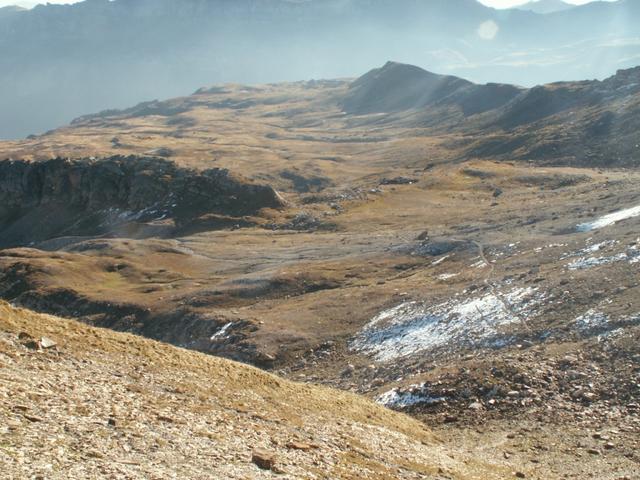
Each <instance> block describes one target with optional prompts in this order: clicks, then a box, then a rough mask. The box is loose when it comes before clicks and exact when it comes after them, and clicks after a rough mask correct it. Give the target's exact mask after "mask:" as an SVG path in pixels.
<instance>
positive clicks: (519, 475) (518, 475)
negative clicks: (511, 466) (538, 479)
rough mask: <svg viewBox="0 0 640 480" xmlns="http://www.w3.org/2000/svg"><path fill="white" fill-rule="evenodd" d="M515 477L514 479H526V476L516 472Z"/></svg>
mask: <svg viewBox="0 0 640 480" xmlns="http://www.w3.org/2000/svg"><path fill="white" fill-rule="evenodd" d="M515 476H516V478H527V476H526V475H525V474H524V473H522V472H516V473H515Z"/></svg>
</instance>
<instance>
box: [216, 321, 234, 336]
mask: <svg viewBox="0 0 640 480" xmlns="http://www.w3.org/2000/svg"><path fill="white" fill-rule="evenodd" d="M232 326H233V322H229V323H227V324H226V325H225V326H224V327H222V328H221V329H220V330H218V331H217V332H216V333H214V334H213V336H212V337H211V340H221V339H223V338H225V337H226V336H227V332H228V331H229V329H230V328H231V327H232Z"/></svg>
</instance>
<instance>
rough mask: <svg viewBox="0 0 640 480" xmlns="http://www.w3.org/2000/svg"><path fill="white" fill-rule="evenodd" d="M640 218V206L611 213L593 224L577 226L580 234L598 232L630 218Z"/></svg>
mask: <svg viewBox="0 0 640 480" xmlns="http://www.w3.org/2000/svg"><path fill="white" fill-rule="evenodd" d="M634 217H640V205H638V206H637V207H631V208H627V209H625V210H620V211H618V212H613V213H610V214H609V215H605V216H604V217H600V218H599V219H597V220H594V221H593V222H588V223H581V224H580V225H578V226H577V229H578V231H579V232H590V231H591V230H598V229H600V228H604V227H608V226H610V225H613V224H615V223H618V222H620V221H622V220H627V219H629V218H634Z"/></svg>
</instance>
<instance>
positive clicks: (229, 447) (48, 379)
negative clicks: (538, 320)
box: [0, 303, 505, 480]
mask: <svg viewBox="0 0 640 480" xmlns="http://www.w3.org/2000/svg"><path fill="white" fill-rule="evenodd" d="M0 375H1V376H2V382H0V419H1V422H2V424H1V426H0V439H1V443H0V468H1V469H2V472H3V477H4V478H7V479H16V480H17V479H20V478H49V479H75V478H77V479H80V478H82V479H86V478H104V477H111V476H113V477H126V478H132V479H138V478H139V479H142V478H159V479H160V478H174V477H175V476H180V477H182V478H202V479H216V478H228V479H241V478H255V479H258V478H274V477H275V476H276V475H277V478H289V479H294V478H295V479H302V478H305V479H338V478H339V479H356V478H358V479H385V478H391V477H393V478H403V479H418V478H421V479H425V478H433V479H444V478H455V479H479V478H483V479H484V478H487V479H488V478H496V479H497V478H504V477H503V475H504V474H505V469H504V467H500V466H496V465H485V464H483V463H482V462H479V461H478V460H476V459H474V458H473V457H471V456H469V455H467V454H466V453H465V452H463V451H458V450H457V449H449V447H448V446H446V445H444V444H442V443H441V442H440V441H438V440H436V439H435V438H434V436H433V435H432V434H431V433H430V432H429V431H428V430H427V429H426V428H425V427H423V426H422V425H421V424H420V423H419V422H417V421H415V420H412V419H410V418H409V417H406V416H403V415H400V414H396V413H392V412H391V411H389V410H386V409H384V408H382V407H379V406H377V405H375V404H373V403H370V402H368V401H366V400H364V399H361V398H358V397H356V396H354V395H350V394H346V393H341V392H337V391H332V390H329V389H326V388H321V387H312V386H308V385H301V384H294V383H291V382H288V381H286V380H282V379H279V378H277V377H274V376H272V375H269V374H266V373H263V372H260V371H258V370H255V369H253V368H250V367H246V366H241V365H239V364H234V363H231V362H229V361H225V360H219V359H215V358H213V357H210V356H204V355H200V354H197V353H193V352H188V351H184V350H179V349H176V348H172V347H167V346H165V345H162V344H158V343H154V342H151V341H147V340H142V339H140V338H137V337H133V336H130V335H124V334H115V333H110V332H109V331H107V330H98V329H93V328H89V327H86V326H83V325H81V324H78V323H75V322H73V321H71V320H64V319H60V318H55V317H49V316H44V315H36V314H33V313H31V312H29V311H26V310H20V309H15V308H13V307H11V306H9V305H8V304H6V303H1V304H0Z"/></svg>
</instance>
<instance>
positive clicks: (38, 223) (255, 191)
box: [0, 156, 283, 247]
mask: <svg viewBox="0 0 640 480" xmlns="http://www.w3.org/2000/svg"><path fill="white" fill-rule="evenodd" d="M282 206H283V201H282V200H281V198H280V196H279V195H278V193H277V192H276V191H275V190H274V189H273V188H272V187H270V186H267V185H258V184H254V183H251V182H249V181H248V180H245V179H242V178H240V177H236V176H234V175H232V174H231V173H230V172H229V171H227V170H223V169H210V170H203V171H196V170H190V169H185V168H180V167H178V166H176V165H175V164H174V163H173V162H170V161H167V160H164V159H159V158H152V157H135V156H129V157H122V156H116V157H110V158H105V159H100V160H95V159H83V160H69V159H63V158H55V159H52V160H48V161H43V162H28V161H15V160H5V161H0V246H4V247H6V246H16V245H24V244H26V243H27V242H28V243H29V244H31V243H37V242H40V241H43V240H47V239H51V238H55V237H58V236H66V235H97V234H105V233H109V231H111V230H112V229H113V228H114V226H115V225H119V224H124V223H127V222H149V221H153V220H165V219H173V221H174V223H175V225H176V226H178V227H180V226H185V225H188V224H189V223H190V222H192V221H194V220H195V219H197V218H199V217H201V216H203V215H207V214H218V215H224V216H227V217H238V218H239V217H242V216H248V215H256V214H258V213H259V212H260V210H261V209H263V208H280V207H282Z"/></svg>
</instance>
